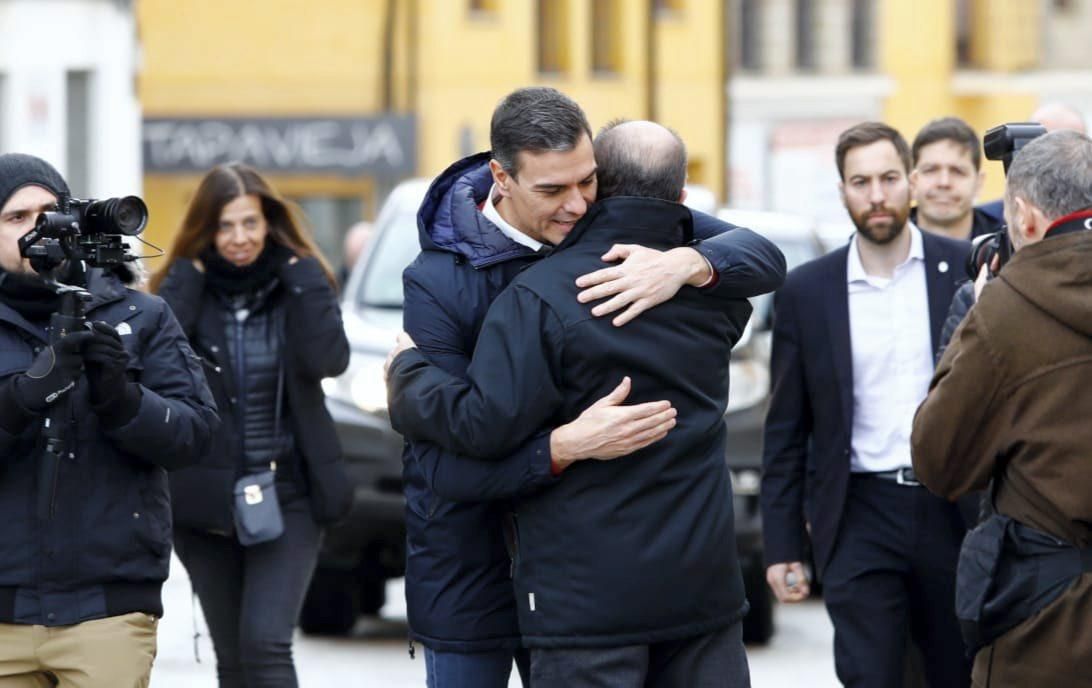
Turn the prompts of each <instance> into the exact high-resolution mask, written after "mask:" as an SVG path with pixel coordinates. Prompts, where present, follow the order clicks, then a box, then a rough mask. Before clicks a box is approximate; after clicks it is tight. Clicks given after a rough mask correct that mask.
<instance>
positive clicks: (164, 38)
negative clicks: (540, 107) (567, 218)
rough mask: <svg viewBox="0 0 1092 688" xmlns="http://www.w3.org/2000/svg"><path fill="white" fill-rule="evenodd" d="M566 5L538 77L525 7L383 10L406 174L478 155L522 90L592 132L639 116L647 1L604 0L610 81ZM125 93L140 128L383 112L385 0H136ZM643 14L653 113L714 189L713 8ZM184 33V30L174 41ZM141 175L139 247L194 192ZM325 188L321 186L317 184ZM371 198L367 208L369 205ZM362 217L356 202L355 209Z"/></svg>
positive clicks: (354, 183)
mask: <svg viewBox="0 0 1092 688" xmlns="http://www.w3.org/2000/svg"><path fill="white" fill-rule="evenodd" d="M565 1H566V3H567V12H566V17H567V28H568V43H567V45H566V50H565V52H566V55H567V62H568V65H569V67H570V68H569V70H568V71H567V72H566V73H564V74H559V75H541V74H539V73H538V71H537V60H536V56H537V53H536V29H535V26H536V22H537V11H536V6H537V3H536V2H535V1H534V0H498V1H497V2H494V3H492V4H491V6H492V7H493V8H494V9H493V10H490V11H484V12H471V11H470V9H469V6H470V2H469V1H468V0H395V1H394V2H393V3H390V4H393V5H394V7H395V10H396V14H395V22H394V27H395V31H394V33H395V41H394V46H395V50H394V59H393V63H392V72H391V73H392V85H393V102H392V109H393V110H395V111H400V112H413V113H414V114H416V116H417V120H418V127H417V135H418V173H419V174H421V175H434V174H437V173H438V172H440V171H441V170H443V169H444V168H445V167H446V166H447V165H449V164H450V163H451V162H452V161H454V160H455V159H456V158H458V157H459V156H460V155H461V154H462V153H463V150H462V145H461V142H462V141H464V140H465V138H466V136H465V133H464V130H469V132H470V133H471V141H472V144H473V147H474V148H475V149H477V150H485V149H487V148H488V147H489V117H490V114H491V113H492V110H493V108H494V106H495V105H496V104H497V102H498V101H499V100H500V99H501V98H502V97H503V96H504V95H505V94H507V93H508V92H510V91H511V90H513V89H515V88H518V87H520V86H526V85H534V84H540V85H549V86H554V87H556V88H558V89H560V90H562V91H564V92H565V93H567V94H568V95H570V96H571V97H573V98H574V99H575V100H576V101H577V102H579V103H580V104H581V105H582V106H583V107H584V109H585V111H586V112H587V114H588V119H589V121H590V122H591V124H592V127H593V128H598V127H599V126H601V125H603V124H605V123H606V122H607V121H609V120H610V119H613V118H615V117H620V116H624V117H629V118H643V117H647V116H648V96H647V90H648V79H647V66H648V62H647V60H646V43H647V40H646V39H647V35H648V30H647V29H648V21H649V16H648V11H649V10H648V8H649V5H650V4H651V3H648V2H644V1H642V2H636V1H633V0H617V1H616V3H615V6H616V8H617V11H618V13H619V19H620V22H619V24H618V29H619V31H620V45H619V55H620V67H621V69H620V71H619V72H618V73H617V74H612V75H608V76H603V75H596V74H593V73H592V71H591V51H590V42H591V30H592V27H591V11H592V10H591V1H590V0H565ZM136 6H137V12H138V15H137V16H138V21H139V29H140V38H141V43H142V46H143V51H144V59H143V68H142V71H141V74H140V82H139V83H140V86H139V88H140V95H141V100H142V104H143V108H144V114H145V116H146V117H157V116H159V117H187V116H200V115H208V116H221V117H223V116H278V115H280V116H289V115H301V116H307V115H316V116H326V115H353V114H377V113H379V112H381V111H382V106H383V100H382V98H383V80H382V70H383V61H382V46H383V40H382V36H383V35H384V28H385V27H384V21H383V19H384V16H385V11H386V8H387V7H388V6H389V3H388V2H387V1H386V0H322V2H319V3H313V4H312V5H310V6H307V8H306V9H302V10H301V8H302V7H304V5H303V4H302V3H300V2H298V1H297V0H187V1H186V2H181V3H180V2H177V0H141V2H139V3H137V5H136ZM675 6H676V7H677V8H678V9H676V10H673V11H670V12H667V13H665V14H663V15H661V16H659V17H657V18H656V24H655V26H656V35H655V42H656V43H657V45H658V49H657V51H656V63H657V68H656V71H655V75H656V80H657V82H658V86H657V88H656V89H655V93H656V103H655V111H656V114H657V116H658V118H659V119H660V120H661V121H663V122H664V123H665V124H667V125H669V126H672V127H673V128H675V129H676V130H677V131H678V132H679V133H680V134H681V135H682V137H683V138H684V139H685V140H686V142H687V145H688V147H689V150H690V154H691V157H692V159H693V160H694V161H695V163H696V165H695V166H694V171H695V172H696V175H695V176H693V177H692V179H691V181H692V182H693V183H698V184H704V185H707V186H709V187H710V188H712V189H713V190H714V192H716V193H717V194H718V196H721V195H722V192H723V176H724V174H723V172H724V166H725V161H724V151H725V146H724V135H725V133H724V131H723V128H724V122H725V118H724V114H723V113H724V107H725V105H724V97H725V96H724V93H725V89H724V74H723V54H724V45H723V42H724V37H723V26H724V22H723V21H722V16H721V13H722V11H723V10H722V3H721V1H720V0H686V1H685V2H678V3H676V5H675ZM181 27H185V30H180V28H181ZM197 179H198V178H197V177H195V176H193V175H185V176H177V175H149V176H147V177H146V178H145V195H146V196H147V200H148V204H149V207H150V209H151V211H152V218H153V219H152V223H151V227H150V228H149V231H148V239H149V240H150V241H153V242H155V243H158V244H161V245H162V244H163V243H165V242H168V241H169V239H170V238H171V236H172V235H173V232H174V229H175V228H176V227H177V225H178V223H179V222H180V220H181V217H182V213H183V212H184V208H185V204H186V202H187V201H188V198H189V197H190V195H191V194H192V192H193V189H194V187H195V185H196V182H197ZM272 179H273V181H274V183H275V184H276V185H277V186H278V187H279V188H280V189H281V190H282V191H284V192H286V193H289V194H293V195H295V194H303V193H308V192H310V191H313V190H314V189H315V188H316V186H318V187H324V185H328V186H329V188H328V190H327V193H329V194H330V195H340V194H348V195H354V194H356V195H362V196H364V197H366V198H368V197H370V196H371V195H372V194H373V185H372V182H371V180H368V179H362V180H342V179H323V178H317V179H316V178H302V177H281V176H278V177H273V178H272ZM324 188H325V187H324ZM369 200H370V198H369ZM374 210H375V208H374V207H371V206H370V205H369V206H368V211H366V212H369V213H370V212H374Z"/></svg>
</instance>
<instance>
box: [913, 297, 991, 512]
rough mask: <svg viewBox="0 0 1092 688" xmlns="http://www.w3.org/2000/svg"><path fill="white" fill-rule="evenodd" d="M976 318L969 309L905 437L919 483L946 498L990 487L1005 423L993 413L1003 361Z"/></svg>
mask: <svg viewBox="0 0 1092 688" xmlns="http://www.w3.org/2000/svg"><path fill="white" fill-rule="evenodd" d="M982 296H983V297H984V298H988V296H989V289H987V290H985V291H984V292H982ZM979 314H980V312H979V310H978V308H975V309H972V310H971V312H970V314H969V315H968V316H967V319H966V321H965V322H964V323H963V326H962V327H961V328H959V330H958V331H957V333H956V336H955V337H954V338H953V339H952V341H951V343H950V344H949V345H948V349H947V350H946V351H945V352H944V356H943V357H942V358H941V359H940V364H939V365H938V366H937V371H936V374H934V375H933V381H932V382H931V383H930V385H929V394H928V396H926V397H925V401H923V402H922V403H921V406H919V407H918V410H917V413H916V414H915V415H914V428H913V431H912V432H911V435H910V449H911V452H912V455H913V463H914V473H915V474H916V475H917V477H918V480H920V481H921V482H922V484H924V485H925V486H926V487H928V488H929V490H930V491H932V492H933V493H934V494H937V495H940V496H941V497H945V498H947V499H951V500H954V499H957V498H958V497H960V496H962V495H964V494H966V493H968V492H971V491H973V490H980V489H982V488H984V487H986V485H987V484H988V483H989V481H990V478H991V477H992V475H993V473H994V468H995V465H996V461H997V456H998V454H999V453H1000V451H1001V446H1000V444H999V442H998V438H1001V437H1003V436H1004V434H1005V433H1004V424H1005V423H1006V422H1007V421H1006V420H1005V418H1003V416H1002V414H1000V413H997V412H996V411H995V409H996V407H997V406H998V401H999V400H1000V399H1001V398H1003V396H1004V395H1003V394H1002V391H1001V384H1002V380H1004V377H1005V376H1004V363H1003V361H1002V360H1001V359H1000V357H999V356H998V355H997V354H996V353H995V352H994V351H993V349H991V347H990V344H989V339H990V336H989V331H988V330H987V328H986V324H985V323H984V322H983V321H982V319H981V318H980V317H978V316H979Z"/></svg>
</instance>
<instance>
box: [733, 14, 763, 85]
mask: <svg viewBox="0 0 1092 688" xmlns="http://www.w3.org/2000/svg"><path fill="white" fill-rule="evenodd" d="M761 13H762V0H738V2H737V12H736V26H737V30H736V32H735V37H736V45H737V46H739V47H738V48H737V50H736V65H737V66H738V67H739V68H740V69H742V70H744V71H748V72H757V71H758V70H760V69H762V14H761Z"/></svg>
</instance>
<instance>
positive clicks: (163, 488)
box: [0, 271, 219, 626]
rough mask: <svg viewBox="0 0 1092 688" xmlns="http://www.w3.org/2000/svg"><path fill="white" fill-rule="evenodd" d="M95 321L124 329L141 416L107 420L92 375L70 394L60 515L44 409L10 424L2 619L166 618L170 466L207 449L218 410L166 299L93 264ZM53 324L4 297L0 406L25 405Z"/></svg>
mask: <svg viewBox="0 0 1092 688" xmlns="http://www.w3.org/2000/svg"><path fill="white" fill-rule="evenodd" d="M88 290H89V291H90V292H91V293H92V294H93V296H94V298H93V300H92V301H91V302H90V304H89V305H88V307H87V318H88V319H89V320H102V321H105V322H107V323H109V324H111V325H113V326H115V327H116V328H117V329H118V332H119V334H121V340H122V342H123V343H124V345H125V349H126V351H127V352H128V354H129V374H130V376H131V378H132V379H133V380H135V381H136V382H137V383H139V384H140V386H141V387H142V390H141V392H142V398H141V402H140V409H139V411H138V412H137V415H136V417H135V418H133V419H132V420H130V421H129V422H128V423H126V424H124V425H122V426H120V427H117V428H106V427H104V426H102V425H100V422H99V419H98V417H97V416H96V415H95V413H94V412H93V410H92V408H91V404H90V399H89V397H88V388H87V384H86V381H85V379H84V378H81V379H80V380H78V381H77V385H76V388H75V389H74V390H73V391H72V392H70V393H69V395H68V397H67V398H68V399H69V402H68V403H69V404H70V408H71V413H72V415H71V418H72V420H71V425H70V426H69V432H68V433H67V434H68V438H69V441H70V445H69V446H70V448H71V450H72V451H73V452H74V456H72V457H71V460H62V462H61V465H60V470H59V473H58V482H57V487H56V493H55V499H54V500H53V503H54V506H55V509H56V511H55V513H54V516H53V519H52V520H50V521H41V520H39V519H38V518H37V516H36V513H35V499H36V495H37V466H38V459H39V457H40V456H41V452H42V447H41V444H40V435H41V430H42V424H41V419H40V418H33V419H30V422H29V423H28V425H27V426H26V427H25V429H24V430H23V431H22V432H20V433H18V434H15V435H13V434H11V433H9V432H7V431H5V430H4V429H2V428H0V523H3V529H2V530H0V623H20V624H41V625H45V626H65V625H70V624H76V623H79V622H81V621H87V620H89V619H97V618H102V617H107V616H116V615H119V614H126V613H130V612H137V611H140V612H146V613H149V614H155V615H157V616H161V615H162V614H163V606H162V603H161V601H160V588H161V586H162V584H163V581H164V580H166V578H167V570H168V565H169V563H170V555H171V514H170V497H169V495H168V492H167V470H171V469H177V468H181V467H182V466H186V465H188V464H191V463H193V462H195V461H197V460H198V458H199V457H201V456H204V455H205V453H206V452H207V451H208V447H209V441H210V439H211V436H212V432H213V431H214V430H215V428H216V426H217V424H218V422H219V421H218V419H217V416H216V410H215V406H214V405H213V401H212V397H211V395H210V394H209V390H208V386H207V384H206V382H205V375H204V373H203V372H202V370H201V364H200V362H199V360H198V358H197V356H196V355H195V354H194V352H193V350H192V349H191V348H190V345H189V343H188V342H187V341H186V337H185V336H184V335H183V333H182V329H181V328H180V327H179V326H178V322H177V321H176V320H175V318H174V315H173V314H172V313H171V310H170V309H169V308H168V307H167V305H166V304H165V303H163V300H162V299H160V298H159V297H156V296H149V295H147V294H143V293H141V292H138V291H134V290H131V289H126V288H125V286H124V285H123V284H122V283H121V282H120V281H119V280H118V279H117V278H116V277H115V276H113V275H107V274H103V273H101V272H99V271H92V272H91V273H90V277H89V286H88ZM47 343H48V342H47V339H46V334H45V331H44V328H43V327H41V326H35V325H34V324H32V323H30V322H28V321H27V320H26V319H25V318H23V317H22V316H21V315H19V314H18V313H17V312H16V311H14V310H13V309H11V308H10V307H8V306H7V305H6V304H3V303H0V413H3V414H4V415H5V417H6V420H9V421H10V420H11V418H12V414H16V415H17V414H20V413H26V412H25V411H21V410H19V409H21V407H18V405H17V402H15V400H14V397H13V396H12V395H11V381H12V378H13V376H14V375H16V374H18V373H22V372H24V371H26V370H27V369H28V368H29V367H30V365H31V361H33V359H34V357H35V352H36V351H37V350H39V349H40V348H41V347H43V346H46V345H47Z"/></svg>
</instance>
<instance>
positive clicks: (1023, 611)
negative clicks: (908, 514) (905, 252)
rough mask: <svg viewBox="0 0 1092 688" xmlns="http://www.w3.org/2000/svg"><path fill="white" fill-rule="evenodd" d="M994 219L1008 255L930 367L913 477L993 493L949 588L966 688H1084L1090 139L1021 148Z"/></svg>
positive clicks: (1087, 649) (1091, 291) (937, 488)
mask: <svg viewBox="0 0 1092 688" xmlns="http://www.w3.org/2000/svg"><path fill="white" fill-rule="evenodd" d="M1005 215H1006V220H1007V224H1008V234H1009V238H1010V239H1011V241H1012V246H1013V248H1014V249H1015V252H1014V254H1013V256H1012V258H1011V259H1009V260H1008V261H1007V263H1005V264H1004V265H1003V266H1001V268H1000V271H999V273H998V274H997V276H996V278H995V279H993V280H990V281H989V282H988V283H987V282H986V281H985V271H983V275H982V277H980V281H979V289H980V295H979V298H978V301H977V303H976V304H975V306H974V308H972V309H971V310H970V312H969V313H968V314H967V317H966V319H965V320H964V322H963V324H962V325H961V326H960V328H959V329H957V330H956V332H955V335H954V336H953V338H952V341H951V343H950V345H949V347H948V349H947V351H946V352H945V354H944V356H943V357H942V358H941V361H940V364H939V367H938V369H937V372H936V375H935V376H934V378H933V381H932V384H931V385H930V391H929V395H928V397H927V398H926V400H925V401H924V403H923V404H922V405H921V407H920V408H919V409H918V412H917V415H916V417H915V420H914V428H913V435H912V447H913V461H914V470H915V472H916V474H917V476H918V479H919V480H920V481H921V482H923V483H924V484H925V485H926V487H928V488H929V489H930V490H932V491H933V492H935V493H936V494H938V495H941V496H943V497H947V498H948V499H956V498H958V497H960V496H961V495H963V494H966V493H968V492H970V491H972V490H979V489H983V488H985V487H986V486H987V484H989V483H990V481H991V479H992V487H991V493H990V495H991V500H992V506H993V508H994V512H995V513H994V514H993V515H992V516H990V517H989V518H987V519H986V520H985V521H984V522H983V523H982V524H981V525H979V526H978V527H977V528H976V529H975V530H974V531H972V532H971V533H970V534H969V535H968V536H967V539H966V540H965V541H964V544H963V548H962V552H961V554H960V562H959V572H958V580H957V585H956V590H957V592H956V611H957V615H958V616H959V618H960V622H961V629H962V631H963V636H964V640H965V642H966V643H967V645H968V648H969V650H970V651H971V652H972V653H977V654H976V657H975V667H974V684H975V685H989V686H1028V685H1052V686H1053V685H1066V686H1092V661H1090V660H1092V638H1090V637H1089V636H1088V635H1087V633H1086V632H1085V631H1086V627H1087V623H1088V621H1087V619H1088V613H1089V611H1090V610H1092V576H1090V575H1089V572H1090V571H1092V548H1090V545H1092V464H1090V463H1089V460H1088V451H1089V447H1090V446H1092V424H1090V423H1089V422H1088V418H1089V415H1090V411H1092V384H1090V383H1092V271H1090V269H1089V265H1090V261H1092V232H1088V231H1086V230H1088V229H1090V228H1092V139H1089V138H1088V137H1087V136H1085V135H1083V134H1079V133H1077V132H1073V131H1055V132H1051V133H1049V134H1046V135H1043V136H1041V137H1039V138H1035V139H1034V140H1032V141H1030V143H1027V144H1026V145H1024V146H1023V148H1022V149H1021V150H1019V152H1018V153H1016V155H1015V156H1014V157H1013V158H1012V163H1011V166H1010V168H1009V170H1008V179H1007V182H1006V189H1005Z"/></svg>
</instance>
